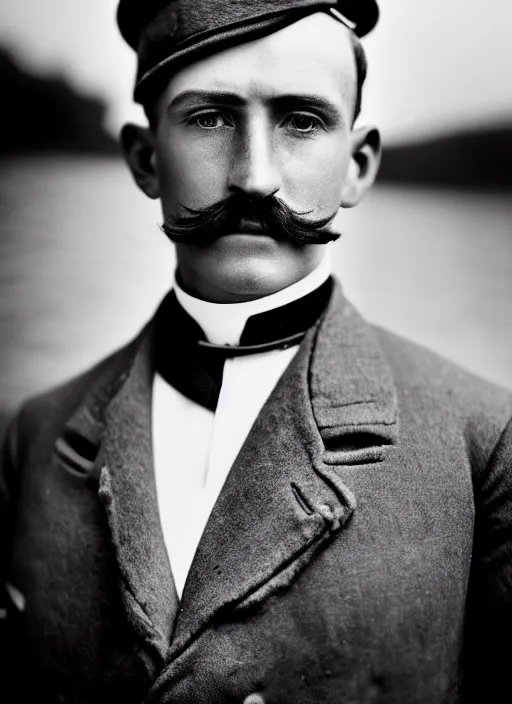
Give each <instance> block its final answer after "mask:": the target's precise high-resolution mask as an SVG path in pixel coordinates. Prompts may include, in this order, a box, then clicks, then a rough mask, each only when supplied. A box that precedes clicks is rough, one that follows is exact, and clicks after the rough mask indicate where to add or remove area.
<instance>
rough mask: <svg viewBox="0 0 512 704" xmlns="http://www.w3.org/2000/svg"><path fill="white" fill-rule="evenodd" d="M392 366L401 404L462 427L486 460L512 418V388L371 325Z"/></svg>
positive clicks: (474, 450) (471, 445) (470, 444)
mask: <svg viewBox="0 0 512 704" xmlns="http://www.w3.org/2000/svg"><path fill="white" fill-rule="evenodd" d="M372 327H373V330H374V332H375V334H376V336H377V339H378V341H379V344H380V348H381V350H382V351H383V353H384V355H385V357H386V359H387V361H388V363H389V366H390V368H391V370H392V373H393V377H394V380H395V384H396V387H397V392H398V395H399V399H400V400H401V403H402V405H406V406H407V407H408V408H412V409H413V411H414V412H415V413H420V414H421V413H424V414H425V420H427V414H428V415H429V416H430V417H431V416H432V414H437V418H438V422H440V423H441V422H442V423H448V424H452V425H453V426H456V425H457V426H459V427H460V428H461V429H462V432H463V433H464V435H465V438H466V442H467V445H468V449H469V450H470V451H471V452H472V454H476V455H478V456H479V458H480V460H481V461H483V462H485V461H487V460H488V459H489V456H490V454H491V453H492V450H493V449H494V447H495V445H496V444H497V443H498V441H499V439H500V436H501V435H502V433H503V430H504V428H505V427H506V425H507V424H508V423H509V421H510V419H511V417H512V392H511V391H510V390H508V389H505V388H503V387H500V386H498V385H497V384H494V383H493V382H491V381H488V380H486V379H483V378H481V377H480V376H478V375H476V374H474V373H473V372H470V371H468V370H467V369H464V368H463V367H461V366H459V365H458V364H456V363H455V362H452V361H450V360H448V359H446V358H444V357H443V356H441V355H439V354H437V353H435V352H432V351H431V350H429V349H427V348H426V347H423V346H422V345H419V344H417V343H414V342H411V341H409V340H406V339H404V338H403V337H401V336H400V335H397V334H395V333H392V332H390V331H389V330H385V329H383V328H381V327H379V326H372Z"/></svg>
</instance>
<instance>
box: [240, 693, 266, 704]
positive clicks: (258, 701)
mask: <svg viewBox="0 0 512 704" xmlns="http://www.w3.org/2000/svg"><path fill="white" fill-rule="evenodd" d="M244 704H265V700H264V699H263V697H262V696H261V694H256V693H255V692H254V693H253V694H249V695H248V696H247V697H246V698H245V699H244Z"/></svg>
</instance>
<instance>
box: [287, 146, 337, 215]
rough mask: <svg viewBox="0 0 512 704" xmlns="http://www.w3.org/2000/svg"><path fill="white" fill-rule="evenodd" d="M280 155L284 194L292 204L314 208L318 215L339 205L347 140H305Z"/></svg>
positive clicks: (306, 208)
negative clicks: (281, 156) (281, 157)
mask: <svg viewBox="0 0 512 704" xmlns="http://www.w3.org/2000/svg"><path fill="white" fill-rule="evenodd" d="M283 156H284V158H283V161H282V164H283V166H282V175H283V195H284V197H285V199H287V200H289V202H290V204H291V205H292V206H294V207H298V208H300V209H304V210H314V213H315V215H317V216H322V215H327V214H329V213H332V211H333V210H335V209H336V208H337V207H339V205H340V201H341V192H342V187H343V183H344V181H345V178H346V176H347V172H348V166H349V162H350V151H349V148H348V144H347V143H340V142H339V140H334V139H332V140H331V139H329V138H325V139H323V138H319V139H311V140H304V144H303V145H299V147H298V148H295V149H294V150H293V151H291V150H288V151H287V153H286V154H284V155H283Z"/></svg>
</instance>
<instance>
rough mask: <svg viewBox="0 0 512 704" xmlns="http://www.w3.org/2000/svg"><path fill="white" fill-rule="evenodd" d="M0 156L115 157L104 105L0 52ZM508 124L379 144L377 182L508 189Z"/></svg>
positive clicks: (511, 178)
mask: <svg viewBox="0 0 512 704" xmlns="http://www.w3.org/2000/svg"><path fill="white" fill-rule="evenodd" d="M0 91H1V93H0V94H1V95H2V113H1V120H2V127H3V129H2V130H0V156H1V155H2V154H3V155H8V154H11V155H12V154H19V153H34V152H68V153H75V154H84V155H85V154H90V155H95V154H119V147H118V145H117V143H116V141H115V140H114V139H113V138H112V136H111V135H110V134H109V133H108V132H107V131H106V130H105V128H104V118H105V110H106V108H105V105H104V103H103V102H102V101H101V100H99V99H98V98H95V97H88V96H87V97H86V96H83V95H80V94H79V93H78V92H77V91H76V89H75V88H73V87H72V86H71V85H70V84H69V83H68V82H66V81H65V80H64V79H62V78H57V77H40V76H35V75H33V74H31V73H29V72H27V71H26V70H24V69H23V68H21V67H20V66H19V65H18V64H17V63H16V62H15V60H14V59H13V58H12V56H11V55H10V54H9V53H8V52H7V51H5V50H2V49H0ZM511 164H512V120H511V122H510V124H509V125H503V126H501V127H483V128H482V129H479V130H474V131H472V132H464V133H457V134H453V135H447V136H443V137H439V138H435V139H427V140H425V141H422V142H417V143H413V144H407V145H405V144H404V145H401V146H393V147H386V148H385V149H384V156H383V160H382V165H381V170H380V173H379V182H380V183H386V182H391V183H402V184H404V185H411V186H413V185H415V184H417V185H421V186H445V187H455V188H478V189H493V190H504V189H505V190H509V191H512V167H511Z"/></svg>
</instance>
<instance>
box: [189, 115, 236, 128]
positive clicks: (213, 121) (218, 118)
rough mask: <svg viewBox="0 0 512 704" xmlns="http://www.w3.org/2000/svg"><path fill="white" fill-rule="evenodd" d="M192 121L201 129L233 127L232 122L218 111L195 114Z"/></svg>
mask: <svg viewBox="0 0 512 704" xmlns="http://www.w3.org/2000/svg"><path fill="white" fill-rule="evenodd" d="M192 122H193V123H194V124H196V125H197V126H198V127H200V128H201V129H203V130H218V129H220V128H221V127H233V123H232V122H231V121H230V120H229V119H228V117H227V116H226V115H223V114H222V113H220V112H204V113H202V114H200V115H196V116H195V117H194V118H193V119H192Z"/></svg>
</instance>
